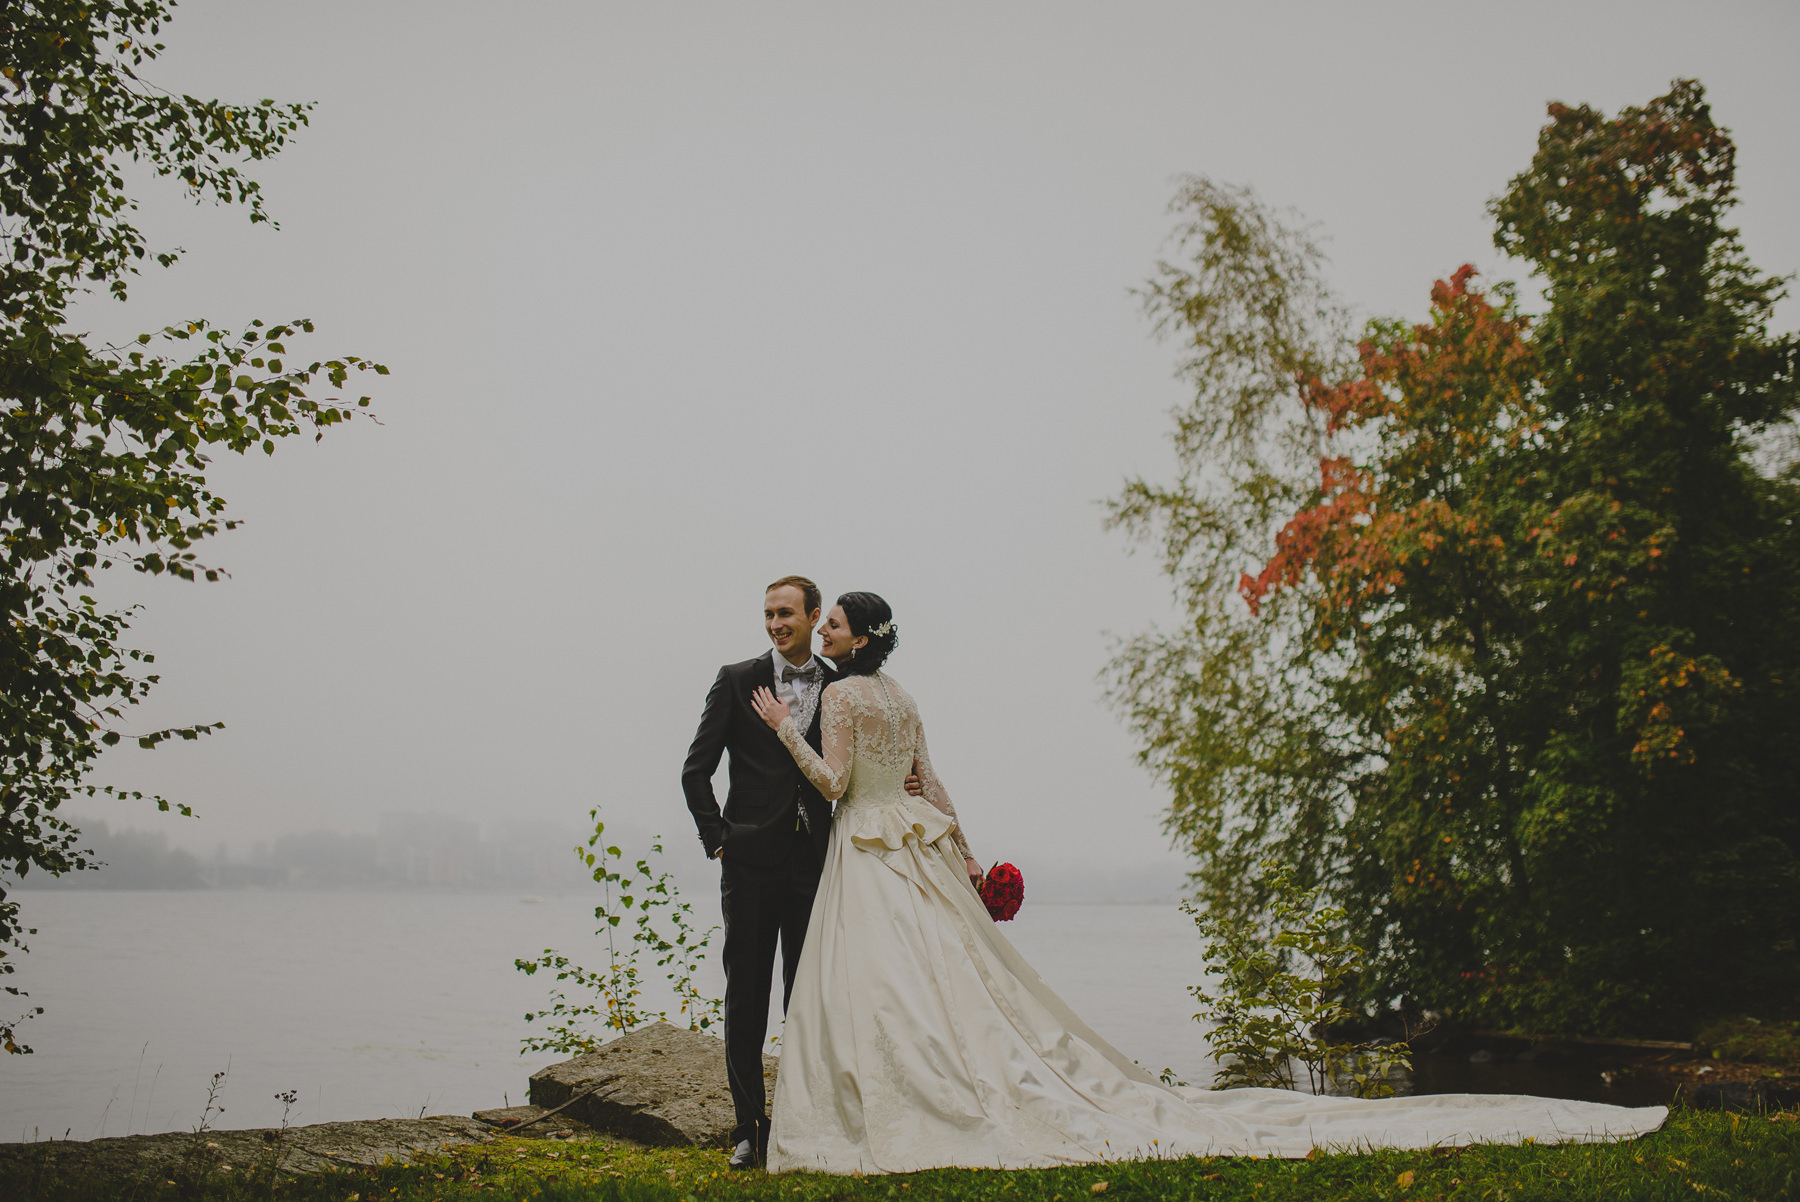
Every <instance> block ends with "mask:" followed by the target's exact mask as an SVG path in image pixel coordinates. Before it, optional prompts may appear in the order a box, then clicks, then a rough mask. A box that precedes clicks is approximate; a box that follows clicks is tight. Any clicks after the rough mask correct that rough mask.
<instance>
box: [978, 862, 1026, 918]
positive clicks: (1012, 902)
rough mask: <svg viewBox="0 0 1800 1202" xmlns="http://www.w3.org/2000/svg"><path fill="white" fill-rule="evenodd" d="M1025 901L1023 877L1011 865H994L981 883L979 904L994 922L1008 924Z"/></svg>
mask: <svg viewBox="0 0 1800 1202" xmlns="http://www.w3.org/2000/svg"><path fill="white" fill-rule="evenodd" d="M1024 900H1025V877H1024V874H1022V873H1021V872H1020V871H1019V870H1018V869H1017V868H1014V867H1013V866H1012V865H1011V864H996V865H994V866H993V867H992V868H990V869H988V874H987V876H986V877H984V878H983V879H982V882H981V904H982V905H984V906H986V907H987V912H988V917H990V918H992V919H993V920H994V921H995V922H1008V921H1010V920H1011V919H1012V916H1013V915H1015V914H1017V913H1018V912H1019V905H1020V903H1022V902H1023V901H1024Z"/></svg>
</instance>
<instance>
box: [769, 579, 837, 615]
mask: <svg viewBox="0 0 1800 1202" xmlns="http://www.w3.org/2000/svg"><path fill="white" fill-rule="evenodd" d="M790 584H791V585H793V586H794V587H795V588H797V589H799V590H800V595H801V596H802V597H804V598H805V599H806V612H807V613H812V612H813V611H814V610H816V609H819V608H821V607H822V606H823V605H824V604H825V594H823V593H821V592H820V591H819V586H818V585H816V584H814V583H813V582H812V581H810V580H808V579H807V578H806V577H804V576H783V577H782V578H781V579H780V580H777V581H776V582H775V583H774V584H771V585H770V586H769V587H768V588H766V589H764V590H763V592H764V593H772V592H774V591H775V590H776V589H778V588H782V587H784V586H786V585H790Z"/></svg>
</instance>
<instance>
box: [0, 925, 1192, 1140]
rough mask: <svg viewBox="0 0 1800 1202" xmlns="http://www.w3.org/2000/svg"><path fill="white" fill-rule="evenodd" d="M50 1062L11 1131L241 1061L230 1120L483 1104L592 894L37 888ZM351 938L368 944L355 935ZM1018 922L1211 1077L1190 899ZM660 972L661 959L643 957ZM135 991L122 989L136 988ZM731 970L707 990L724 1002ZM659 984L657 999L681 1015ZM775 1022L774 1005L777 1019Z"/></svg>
mask: <svg viewBox="0 0 1800 1202" xmlns="http://www.w3.org/2000/svg"><path fill="white" fill-rule="evenodd" d="M29 900H30V901H31V903H32V905H33V912H34V914H35V915H36V918H35V921H36V924H37V926H38V930H39V933H38V935H37V936H36V937H34V938H33V940H32V952H31V954H32V957H33V971H34V974H35V976H36V979H37V989H36V990H35V1000H38V1001H41V1002H42V1003H43V1004H44V1005H45V1007H46V1011H47V1012H46V1013H45V1015H44V1016H43V1017H42V1018H40V1019H37V1020H36V1021H34V1022H33V1023H31V1024H30V1025H29V1028H28V1032H27V1034H28V1035H29V1040H30V1042H31V1043H32V1045H33V1046H34V1047H35V1048H36V1054H34V1055H31V1056H18V1057H8V1063H7V1064H6V1066H5V1067H6V1078H5V1080H6V1087H5V1089H4V1090H0V1140H17V1139H31V1138H49V1137H52V1136H54V1137H56V1138H62V1137H63V1135H64V1133H65V1132H68V1133H69V1134H70V1136H71V1137H72V1138H76V1139H91V1138H96V1137H98V1136H100V1135H102V1134H105V1135H124V1134H129V1133H138V1132H155V1131H179V1130H188V1129H191V1128H192V1127H193V1126H194V1125H195V1124H196V1123H197V1122H199V1120H200V1115H201V1111H202V1109H203V1108H204V1105H205V1099H206V1088H207V1083H208V1081H209V1080H210V1078H211V1076H212V1074H214V1073H216V1072H219V1071H221V1070H228V1076H227V1079H226V1083H225V1089H224V1092H223V1094H222V1097H221V1100H222V1101H223V1102H224V1105H225V1107H226V1109H225V1113H224V1115H223V1116H222V1117H220V1118H218V1119H216V1120H215V1121H214V1122H213V1125H214V1126H219V1127H256V1126H274V1125H278V1124H279V1123H280V1121H281V1117H282V1115H281V1110H282V1108H281V1103H280V1102H278V1101H276V1100H275V1096H274V1095H275V1094H277V1093H279V1092H282V1091H284V1090H289V1089H292V1090H296V1091H298V1093H299V1095H300V1101H299V1104H298V1105H297V1106H296V1107H295V1110H294V1113H293V1115H292V1116H291V1118H292V1119H293V1121H295V1122H297V1123H315V1122H328V1121H334V1120H339V1119H363V1118H399V1117H404V1116H407V1115H417V1114H419V1113H420V1112H421V1111H423V1112H425V1113H428V1114H468V1113H470V1112H472V1111H474V1110H477V1109H485V1108H487V1107H490V1106H500V1105H503V1104H505V1102H506V1100H507V1099H508V1098H510V1099H511V1100H512V1101H513V1102H515V1103H518V1102H522V1101H523V1100H524V1097H525V1091H526V1083H527V1079H528V1078H529V1077H530V1075H531V1073H532V1072H533V1071H535V1070H536V1069H538V1068H541V1067H543V1066H544V1065H546V1064H549V1063H552V1062H554V1061H556V1060H560V1059H562V1058H563V1057H561V1056H558V1055H555V1054H551V1053H533V1054H531V1055H526V1056H521V1055H520V1053H519V1042H520V1040H521V1039H522V1038H524V1037H525V1036H526V1035H528V1034H531V1033H533V1032H534V1031H535V1030H537V1028H535V1027H533V1026H532V1025H530V1024H527V1023H526V1022H525V1021H524V1015H525V1013H526V1012H527V1011H535V1010H538V1009H541V1008H542V1007H543V1006H544V1005H545V1004H547V1002H548V999H549V991H550V988H551V984H552V983H551V982H550V981H548V980H546V978H545V977H544V975H543V974H541V973H540V974H538V975H537V976H533V977H527V976H525V975H524V974H523V973H520V972H517V971H515V970H514V968H513V961H514V960H515V959H517V958H521V957H524V958H530V957H533V956H535V955H537V954H538V953H539V952H540V951H542V950H543V949H544V948H546V947H555V948H557V949H558V950H560V951H563V952H565V953H568V954H569V955H570V956H572V957H573V958H574V959H575V960H576V961H577V962H578V963H581V964H585V965H586V966H588V967H590V968H599V967H602V965H603V963H604V961H603V957H602V955H601V953H600V951H599V948H598V945H597V942H596V940H595V939H594V936H593V929H594V921H593V913H592V908H593V899H592V898H591V897H587V896H580V895H572V894H563V895H556V894H542V895H537V894H524V895H521V894H518V893H504V892H445V891H427V890H414V891H407V890H389V891H384V892H374V893H370V892H327V891H308V890H293V891H227V890H211V891H195V892H177V891H165V892H150V893H146V892H109V891H99V890H94V891H68V892H55V893H36V894H33V895H32V896H31V898H30V899H29ZM347 932H354V933H355V937H353V938H350V937H346V934H347ZM1005 933H1006V934H1007V935H1008V936H1009V937H1010V938H1012V939H1013V940H1014V941H1015V943H1016V944H1017V945H1018V946H1019V948H1020V949H1021V950H1022V951H1023V952H1024V953H1025V954H1026V955H1027V956H1028V957H1029V958H1030V959H1031V960H1032V962H1033V964H1034V965H1035V966H1036V967H1037V968H1038V970H1039V971H1040V972H1041V973H1042V975H1043V976H1044V978H1045V980H1047V981H1048V982H1050V984H1051V985H1052V987H1053V988H1055V989H1057V990H1059V991H1060V992H1061V993H1062V994H1063V996H1064V997H1065V998H1066V999H1067V1000H1068V1001H1069V1002H1070V1004H1071V1005H1073V1006H1075V1007H1076V1009H1077V1010H1078V1011H1079V1012H1080V1013H1082V1014H1083V1015H1084V1016H1085V1017H1086V1018H1087V1019H1088V1020H1089V1021H1090V1022H1091V1023H1092V1024H1093V1025H1094V1026H1095V1027H1096V1028H1097V1029H1098V1030H1099V1031H1100V1032H1101V1033H1102V1034H1103V1035H1105V1036H1107V1037H1108V1038H1109V1039H1111V1040H1112V1041H1114V1042H1115V1043H1116V1044H1117V1045H1118V1046H1119V1047H1120V1048H1121V1049H1122V1050H1124V1051H1125V1052H1127V1054H1129V1055H1131V1056H1134V1057H1137V1058H1139V1059H1141V1060H1143V1061H1144V1062H1145V1063H1146V1064H1149V1063H1151V1062H1152V1061H1154V1062H1155V1067H1156V1068H1158V1069H1160V1068H1162V1067H1164V1066H1165V1065H1170V1066H1174V1067H1175V1068H1177V1070H1178V1071H1180V1072H1182V1073H1183V1074H1184V1075H1187V1076H1189V1077H1190V1078H1192V1079H1198V1078H1199V1076H1200V1074H1202V1073H1205V1074H1206V1076H1207V1077H1208V1078H1209V1077H1210V1069H1208V1068H1206V1065H1207V1063H1208V1062H1207V1061H1206V1058H1205V1046H1204V1042H1203V1039H1202V1033H1201V1031H1200V1029H1199V1028H1198V1027H1197V1026H1195V1024H1194V1023H1192V1022H1191V1021H1189V1016H1190V1015H1191V1014H1192V1013H1193V1010H1194V1007H1193V1004H1192V999H1191V998H1189V997H1188V996H1187V994H1186V991H1185V987H1186V985H1188V984H1191V983H1193V982H1195V981H1198V980H1199V977H1200V963H1199V952H1200V948H1199V940H1198V938H1197V937H1196V936H1195V934H1194V929H1193V924H1192V923H1191V922H1190V921H1189V919H1188V918H1187V916H1186V915H1184V914H1182V913H1181V912H1180V911H1179V910H1177V909H1176V908H1175V907H1174V906H1172V905H1168V904H1164V905H1117V906H1105V905H1087V906H1083V905H1056V904H1051V903H1038V902H1032V903H1029V904H1027V905H1026V906H1025V907H1024V909H1022V910H1021V911H1020V914H1019V917H1018V918H1017V919H1016V920H1015V921H1014V922H1013V923H1011V924H1010V925H1009V926H1008V927H1007V928H1006V931H1005ZM645 967H646V969H647V970H648V972H649V974H650V975H651V976H653V977H654V974H655V970H654V967H653V966H651V965H648V964H646V965H645ZM127 982H128V984H122V983H127ZM723 986H724V980H723V977H722V976H721V974H720V972H719V970H718V966H717V964H716V962H715V963H712V964H710V965H709V966H708V968H707V971H706V972H705V973H704V974H703V977H702V980H701V987H702V990H703V991H704V992H706V993H710V994H712V995H713V996H718V995H719V994H720V993H721V992H722V990H723ZM665 989H666V986H664V984H663V983H662V982H661V981H660V979H657V980H652V981H651V982H650V983H649V987H648V988H647V990H646V1000H647V1004H648V1005H649V1006H650V1007H651V1008H672V1007H671V1003H670V1001H669V999H668V998H667V996H666V994H665V992H664V991H665ZM774 1013H775V1015H777V1016H779V1013H780V1006H779V999H777V1005H776V1007H775V1010H774Z"/></svg>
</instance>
